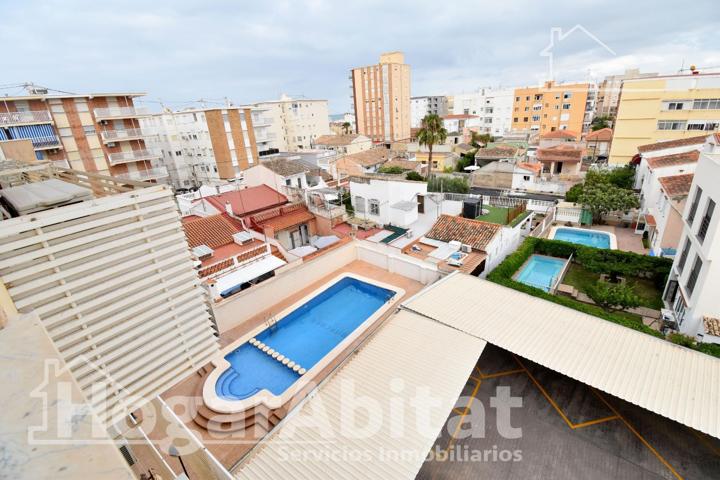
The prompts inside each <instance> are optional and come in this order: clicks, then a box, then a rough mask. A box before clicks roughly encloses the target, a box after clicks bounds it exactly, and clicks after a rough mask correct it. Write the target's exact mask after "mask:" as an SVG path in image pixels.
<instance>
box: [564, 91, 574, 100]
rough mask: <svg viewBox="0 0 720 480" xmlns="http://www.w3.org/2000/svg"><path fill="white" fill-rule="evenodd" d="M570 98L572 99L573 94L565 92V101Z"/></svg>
mask: <svg viewBox="0 0 720 480" xmlns="http://www.w3.org/2000/svg"><path fill="white" fill-rule="evenodd" d="M568 98H572V92H564V93H563V99H564V100H567V99H568Z"/></svg>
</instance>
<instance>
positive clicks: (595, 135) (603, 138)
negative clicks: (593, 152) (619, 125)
mask: <svg viewBox="0 0 720 480" xmlns="http://www.w3.org/2000/svg"><path fill="white" fill-rule="evenodd" d="M612 137H613V131H612V128H601V129H600V130H595V131H594V132H590V133H588V134H587V135H585V140H586V141H588V142H609V141H610V140H612Z"/></svg>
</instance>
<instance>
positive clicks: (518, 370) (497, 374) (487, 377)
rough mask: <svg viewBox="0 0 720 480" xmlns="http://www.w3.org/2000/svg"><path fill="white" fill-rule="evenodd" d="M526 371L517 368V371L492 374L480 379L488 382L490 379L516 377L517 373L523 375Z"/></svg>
mask: <svg viewBox="0 0 720 480" xmlns="http://www.w3.org/2000/svg"><path fill="white" fill-rule="evenodd" d="M524 371H525V370H523V369H522V368H516V369H515V370H506V371H504V372H497V373H490V374H487V375H483V376H482V377H480V378H482V379H483V380H487V379H490V378H498V377H505V376H507V375H514V374H516V373H523V372H524Z"/></svg>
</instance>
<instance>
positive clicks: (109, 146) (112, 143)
mask: <svg viewBox="0 0 720 480" xmlns="http://www.w3.org/2000/svg"><path fill="white" fill-rule="evenodd" d="M107 146H108V148H111V147H114V146H115V142H108V143H107Z"/></svg>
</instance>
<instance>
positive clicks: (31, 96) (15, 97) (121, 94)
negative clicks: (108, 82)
mask: <svg viewBox="0 0 720 480" xmlns="http://www.w3.org/2000/svg"><path fill="white" fill-rule="evenodd" d="M145 95H147V93H145V92H118V93H58V94H47V95H36V94H28V95H13V96H0V100H4V101H17V100H49V99H53V98H94V97H143V96H145Z"/></svg>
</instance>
